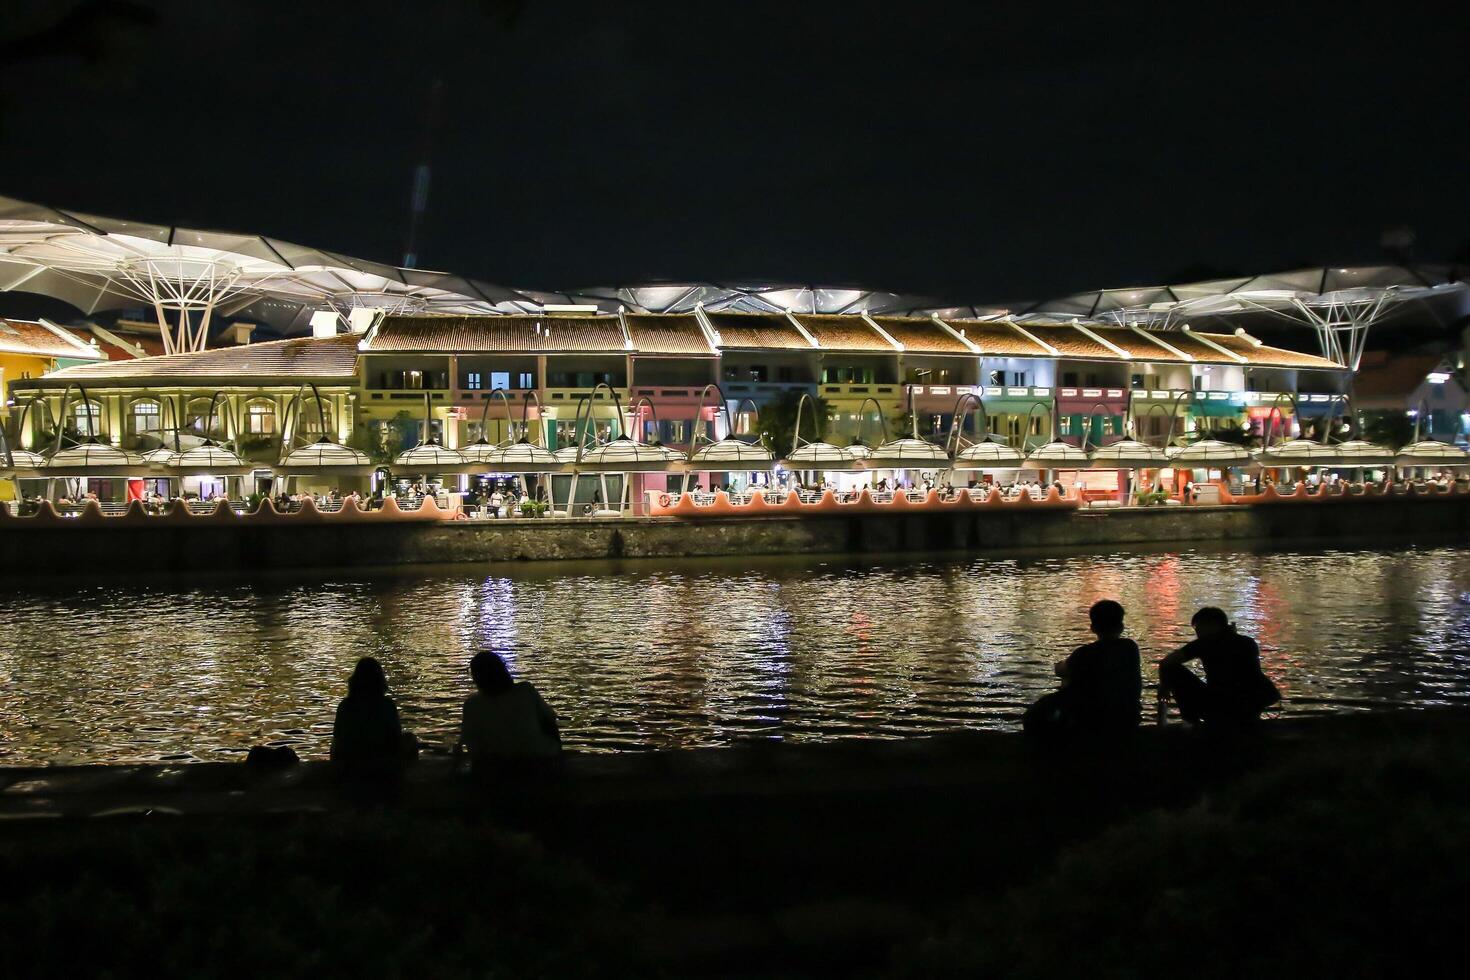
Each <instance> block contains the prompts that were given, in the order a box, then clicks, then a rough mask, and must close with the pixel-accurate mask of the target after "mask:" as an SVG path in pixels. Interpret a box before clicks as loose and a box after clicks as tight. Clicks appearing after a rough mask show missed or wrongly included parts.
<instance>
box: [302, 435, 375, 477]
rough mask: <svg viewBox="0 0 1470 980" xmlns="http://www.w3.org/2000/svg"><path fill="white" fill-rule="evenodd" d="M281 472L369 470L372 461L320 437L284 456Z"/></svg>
mask: <svg viewBox="0 0 1470 980" xmlns="http://www.w3.org/2000/svg"><path fill="white" fill-rule="evenodd" d="M279 468H280V469H283V470H308V471H311V470H338V471H340V470H346V469H353V470H371V469H372V460H370V459H368V457H367V454H366V453H362V452H358V451H357V450H356V449H353V448H352V447H350V446H344V445H342V444H341V443H339V442H332V441H331V440H330V439H328V438H327V437H326V436H322V437H321V438H320V439H318V440H317V441H316V442H313V443H311V444H310V445H307V446H299V447H297V448H296V449H293V450H291V451H290V452H289V453H287V454H286V458H285V459H283V460H281V465H280V467H279Z"/></svg>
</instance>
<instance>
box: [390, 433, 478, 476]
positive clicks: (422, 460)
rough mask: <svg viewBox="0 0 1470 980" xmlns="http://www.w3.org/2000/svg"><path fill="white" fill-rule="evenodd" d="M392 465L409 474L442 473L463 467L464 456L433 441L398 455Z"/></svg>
mask: <svg viewBox="0 0 1470 980" xmlns="http://www.w3.org/2000/svg"><path fill="white" fill-rule="evenodd" d="M393 465H394V466H395V467H398V468H399V469H404V470H408V471H409V472H411V473H442V472H445V471H446V470H453V469H457V468H459V467H461V466H463V465H465V458H464V456H463V455H462V454H461V453H459V452H456V451H455V450H453V449H446V448H445V447H443V446H441V445H439V443H438V442H437V441H435V440H433V439H430V440H429V441H428V442H423V443H419V444H418V445H417V446H414V447H413V448H412V449H408V450H405V451H403V452H401V453H399V454H398V456H397V457H396V458H395V459H394V460H393Z"/></svg>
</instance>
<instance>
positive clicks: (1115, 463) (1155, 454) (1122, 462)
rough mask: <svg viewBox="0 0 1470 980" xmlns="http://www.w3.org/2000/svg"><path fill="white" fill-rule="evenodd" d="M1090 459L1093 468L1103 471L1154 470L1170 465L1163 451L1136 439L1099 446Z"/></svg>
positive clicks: (1090, 455)
mask: <svg viewBox="0 0 1470 980" xmlns="http://www.w3.org/2000/svg"><path fill="white" fill-rule="evenodd" d="M1089 457H1090V462H1091V464H1092V467H1093V468H1094V469H1101V470H1152V469H1158V468H1159V467H1161V466H1167V465H1169V458H1168V457H1167V456H1165V455H1164V451H1163V450H1162V449H1155V448H1154V447H1153V446H1149V445H1146V444H1144V443H1141V442H1138V441H1137V440H1134V439H1120V440H1118V441H1117V442H1111V443H1108V444H1107V445H1106V446H1098V447H1097V448H1096V449H1094V450H1093V451H1092V452H1091V453H1090V454H1089Z"/></svg>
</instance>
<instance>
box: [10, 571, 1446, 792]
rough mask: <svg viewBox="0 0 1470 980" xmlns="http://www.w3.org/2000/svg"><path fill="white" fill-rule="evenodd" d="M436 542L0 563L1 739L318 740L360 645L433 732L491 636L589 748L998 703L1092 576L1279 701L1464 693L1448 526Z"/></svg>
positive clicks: (1012, 712) (1017, 694) (822, 732)
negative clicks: (530, 547)
mask: <svg viewBox="0 0 1470 980" xmlns="http://www.w3.org/2000/svg"><path fill="white" fill-rule="evenodd" d="M503 569H504V566H497V568H496V572H495V573H494V574H489V575H487V574H483V573H480V574H476V573H472V572H468V571H466V570H464V569H463V568H456V569H450V570H445V569H435V570H430V571H428V572H424V571H414V572H403V571H399V572H392V573H385V574H380V575H368V576H357V577H353V576H347V575H334V576H332V577H330V578H328V579H327V580H325V581H322V580H320V579H317V578H310V577H306V576H288V577H279V578H266V579H256V580H244V579H217V580H211V581H208V582H204V583H200V582H197V581H195V582H180V581H177V580H175V581H171V582H168V583H167V584H165V585H161V586H160V585H153V586H148V585H137V584H132V585H119V584H116V583H106V584H96V583H92V584H83V585H80V586H67V587H37V586H32V585H28V584H21V585H15V584H14V583H12V584H11V586H10V589H11V590H12V591H10V594H9V595H8V596H7V599H6V602H5V606H4V610H5V612H4V617H3V622H4V630H3V632H0V764H8V765H19V764H39V763H46V762H82V761H99V760H109V761H115V760H152V759H160V758H173V757H187V758H198V759H220V758H235V757H237V755H238V753H240V752H243V751H245V750H246V749H248V748H249V747H250V746H251V745H254V744H258V743H260V742H265V741H280V742H286V743H290V744H294V745H296V746H297V747H298V751H300V752H301V753H302V754H303V755H305V756H307V757H313V756H321V755H323V754H324V753H325V749H326V742H327V738H328V735H329V728H330V722H331V717H332V709H333V707H334V706H335V703H336V700H337V699H338V697H339V696H340V694H341V691H342V687H343V683H344V679H345V677H346V675H347V673H348V671H349V670H350V668H351V665H352V663H353V662H354V661H355V660H356V659H357V658H358V657H360V656H364V655H372V656H376V657H378V658H379V659H380V660H382V661H383V663H384V665H385V666H386V667H387V669H388V672H389V675H390V678H391V680H392V684H393V687H394V690H395V693H396V694H397V696H398V698H399V703H400V707H401V709H402V713H403V718H404V723H405V725H407V726H409V727H411V728H413V729H415V730H417V731H419V732H420V733H423V734H424V735H426V736H427V737H428V738H429V739H430V740H431V741H438V742H448V741H450V740H452V737H453V734H452V729H453V725H454V724H455V722H456V719H457V717H458V706H459V703H460V701H461V700H462V699H463V698H464V696H465V695H466V694H467V693H468V687H469V685H468V678H467V676H466V675H465V664H466V660H467V657H468V655H469V653H470V652H472V651H473V650H475V649H478V648H481V647H486V646H495V647H508V648H511V649H512V650H513V651H514V652H513V654H512V656H511V660H512V662H513V665H514V668H515V669H516V670H517V671H519V672H521V673H523V674H524V675H526V676H527V677H529V678H530V679H532V680H534V681H535V682H536V683H537V684H539V685H540V686H541V687H542V689H543V690H544V691H545V693H546V695H547V698H548V700H550V701H551V702H552V703H553V704H554V705H555V706H556V708H557V710H558V712H559V713H560V714H561V715H562V718H563V721H564V724H563V732H564V733H565V737H566V740H567V742H568V743H569V744H571V745H574V746H578V747H582V748H591V749H596V750H603V751H615V750H624V749H640V748H665V747H675V746H703V745H721V744H728V743H730V742H733V741H738V740H742V739H760V738H794V739H822V738H833V737H841V736H851V735H869V736H900V735H909V734H915V733H923V732H932V731H939V730H945V729H953V728H956V727H962V726H976V727H990V728H994V727H1007V726H1012V725H1014V724H1015V718H1016V715H1017V713H1018V712H1019V711H1020V710H1021V708H1022V707H1023V706H1024V705H1025V704H1026V703H1027V702H1028V701H1030V700H1031V699H1032V698H1034V697H1036V696H1037V695H1038V694H1039V693H1040V692H1041V691H1043V690H1045V689H1046V688H1047V687H1049V686H1050V684H1051V683H1052V679H1051V674H1050V665H1051V661H1052V660H1053V659H1055V658H1056V657H1057V656H1060V655H1061V654H1063V653H1065V652H1066V650H1068V649H1070V647H1072V646H1074V645H1076V644H1078V643H1081V642H1083V641H1084V640H1085V639H1086V633H1085V616H1084V611H1085V610H1086V608H1087V606H1088V605H1089V604H1091V603H1092V602H1093V601H1095V600H1096V599H1098V598H1102V597H1105V596H1114V597H1117V598H1119V599H1121V600H1122V602H1123V603H1124V605H1125V606H1127V607H1128V610H1129V618H1128V623H1129V632H1130V634H1131V635H1133V636H1134V637H1136V638H1137V639H1138V640H1139V642H1140V645H1141V646H1142V647H1143V648H1144V651H1145V654H1146V656H1147V657H1148V658H1149V659H1150V660H1153V659H1157V658H1158V657H1159V656H1162V655H1163V654H1164V653H1165V652H1167V651H1168V650H1169V649H1170V648H1171V647H1172V646H1174V645H1177V644H1178V643H1179V642H1182V641H1183V640H1184V639H1185V638H1186V636H1187V621H1188V618H1189V615H1190V613H1191V612H1192V611H1193V610H1194V609H1196V608H1198V607H1199V606H1201V605H1205V604H1220V605H1224V606H1225V607H1226V609H1227V610H1228V611H1229V612H1230V613H1231V614H1232V615H1233V616H1234V617H1235V618H1236V619H1237V621H1238V622H1239V623H1240V624H1241V626H1242V628H1243V629H1246V630H1247V631H1250V632H1251V633H1253V634H1254V635H1256V636H1257V637H1259V639H1260V641H1261V648H1262V652H1263V655H1264V657H1265V660H1266V663H1267V666H1268V669H1269V670H1270V671H1271V673H1272V674H1273V675H1274V676H1275V677H1276V678H1277V680H1278V682H1279V683H1280V685H1281V687H1282V689H1283V691H1285V692H1286V693H1287V695H1288V696H1289V698H1290V705H1289V707H1288V709H1287V710H1288V711H1291V712H1305V711H1321V710H1335V709H1351V708H1359V707H1364V706H1373V705H1386V704H1416V705H1428V704H1441V703H1447V702H1454V701H1463V700H1464V699H1465V698H1466V697H1467V695H1470V655H1467V652H1466V651H1467V649H1470V644H1467V637H1470V600H1467V597H1470V552H1467V551H1463V550H1453V549H1444V550H1434V551H1405V552H1385V551H1317V552H1300V551H1294V552H1271V553H1251V552H1224V551H1220V552H1211V551H1199V552H1184V553H1142V552H1136V553H1120V554H1116V555H1112V556H1106V557H1098V556H1090V555H1089V556H1064V555H1047V556H1040V557H1033V558H1026V559H1015V558H1006V559H990V560H965V561H958V562H956V561H947V560H946V561H913V562H905V563H901V564H861V565H860V564H844V563H841V562H831V561H824V562H809V561H796V560H781V561H769V560H766V561H757V562H748V561H747V562H714V561H705V562H687V563H680V564H661V565H653V564H631V563H630V564H627V565H623V566H617V565H599V566H591V565H575V566H542V567H537V568H530V567H524V566H522V567H518V568H515V569H512V570H509V571H505V570H503Z"/></svg>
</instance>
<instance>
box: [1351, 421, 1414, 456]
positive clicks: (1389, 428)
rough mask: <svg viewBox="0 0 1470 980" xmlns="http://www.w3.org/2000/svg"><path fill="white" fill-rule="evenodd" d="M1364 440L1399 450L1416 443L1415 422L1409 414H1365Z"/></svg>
mask: <svg viewBox="0 0 1470 980" xmlns="http://www.w3.org/2000/svg"><path fill="white" fill-rule="evenodd" d="M1363 438H1365V439H1367V440H1368V441H1369V442H1376V443H1378V444H1379V445H1380V446H1389V447H1392V448H1397V447H1399V446H1407V445H1408V444H1409V443H1411V442H1413V441H1414V420H1413V419H1411V418H1409V413H1408V412H1375V413H1373V414H1372V415H1371V416H1368V415H1366V414H1365V416H1364V422H1363Z"/></svg>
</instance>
